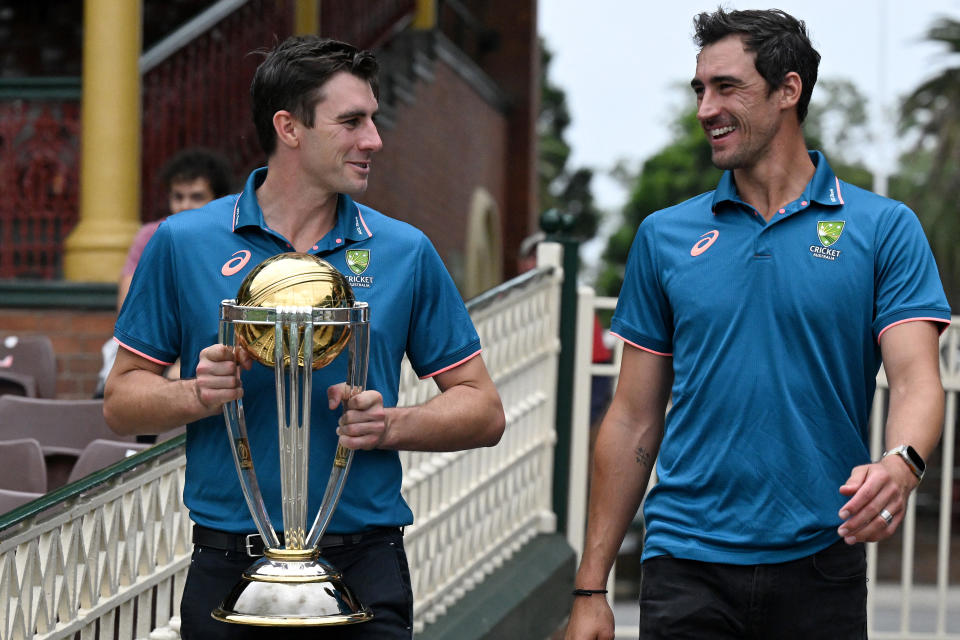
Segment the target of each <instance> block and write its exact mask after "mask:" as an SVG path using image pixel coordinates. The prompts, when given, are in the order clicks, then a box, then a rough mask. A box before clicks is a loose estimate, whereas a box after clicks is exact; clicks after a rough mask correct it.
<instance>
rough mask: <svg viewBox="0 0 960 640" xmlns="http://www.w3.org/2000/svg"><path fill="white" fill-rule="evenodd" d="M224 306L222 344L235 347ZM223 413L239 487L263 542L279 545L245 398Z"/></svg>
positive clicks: (231, 324) (231, 405)
mask: <svg viewBox="0 0 960 640" xmlns="http://www.w3.org/2000/svg"><path fill="white" fill-rule="evenodd" d="M222 309H223V307H222V306H221V320H220V327H219V333H220V335H219V339H220V344H223V345H226V346H228V347H230V348H235V347H236V339H235V336H236V333H235V331H234V327H233V322H232V321H230V320H227V319H224V318H223V314H222ZM223 417H224V422H226V425H227V436H228V437H229V438H230V443H231V447H230V452H231V453H232V454H233V463H234V465H235V466H236V469H237V477H238V478H239V479H240V488H241V489H242V490H243V497H244V498H245V499H246V501H247V507H248V508H249V509H250V515H252V516H253V522H254V524H255V525H256V526H257V531H258V532H259V533H260V537H261V538H262V539H263V542H264V544H265V545H266V546H268V547H272V548H277V547H279V546H280V539H279V538H278V537H277V533H276V531H275V530H274V528H273V525H272V524H271V523H270V516H269V515H268V514H267V508H266V505H265V504H264V502H263V495H262V494H261V493H260V485H259V484H258V483H257V476H256V473H255V472H254V469H253V456H252V455H251V453H250V440H249V439H248V438H247V423H246V419H245V418H244V414H243V401H242V400H234V401H231V402H227V403H226V404H224V405H223Z"/></svg>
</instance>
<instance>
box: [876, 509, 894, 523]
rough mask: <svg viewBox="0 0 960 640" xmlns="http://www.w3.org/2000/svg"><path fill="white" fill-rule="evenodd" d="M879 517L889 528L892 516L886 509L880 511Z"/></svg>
mask: <svg viewBox="0 0 960 640" xmlns="http://www.w3.org/2000/svg"><path fill="white" fill-rule="evenodd" d="M879 515H880V517H881V518H883V521H884V522H885V523H887V526H888V527H889V526H890V523H891V522H893V514H892V513H890V512H889V511H887V510H886V509H882V510H881V511H880V514H879Z"/></svg>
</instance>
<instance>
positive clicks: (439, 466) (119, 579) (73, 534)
mask: <svg viewBox="0 0 960 640" xmlns="http://www.w3.org/2000/svg"><path fill="white" fill-rule="evenodd" d="M557 264H559V262H557ZM560 278H561V275H560V272H559V269H557V268H556V267H555V266H546V267H543V268H540V269H538V270H536V271H532V272H529V273H527V274H524V275H523V276H521V277H519V278H516V279H514V280H513V281H511V282H509V283H507V284H505V285H503V286H501V287H499V288H497V289H493V290H491V291H490V292H488V293H486V294H484V295H482V296H480V297H478V298H476V299H474V300H472V301H471V302H470V303H469V305H468V307H469V309H470V313H471V316H472V317H473V319H474V323H475V325H476V327H477V331H478V332H479V334H480V338H481V340H482V343H483V345H484V360H485V362H486V365H487V368H488V370H489V371H490V374H491V376H492V378H493V380H494V382H495V383H496V385H497V388H498V390H499V392H500V395H501V397H502V399H503V404H504V410H505V413H506V416H507V427H506V431H505V433H504V436H503V439H502V441H501V442H500V444H498V445H497V446H496V447H490V448H484V449H476V450H470V451H462V452H450V453H414V452H404V453H403V454H402V455H401V460H402V463H403V466H404V481H403V493H404V496H405V497H406V499H407V500H408V502H409V504H410V506H411V508H412V509H413V512H414V514H415V516H416V523H415V524H414V525H413V526H411V527H409V528H408V529H407V531H406V547H407V553H408V556H409V560H410V568H411V579H412V582H413V589H414V598H415V607H414V610H415V628H416V630H418V631H420V630H422V629H424V627H426V626H427V625H429V624H430V623H432V622H434V621H436V620H437V619H438V618H440V617H441V616H443V615H444V613H445V611H446V609H447V608H448V607H450V606H451V605H453V604H454V603H456V602H457V601H458V600H460V599H461V598H464V597H467V596H468V594H469V592H470V590H471V589H473V588H474V587H476V586H477V585H479V584H480V583H482V582H483V580H484V579H485V577H486V576H487V575H488V574H489V573H490V572H492V571H493V570H494V569H496V568H497V567H499V566H501V565H502V564H503V563H504V562H505V561H506V560H508V559H509V558H511V557H512V556H513V555H514V554H515V553H517V552H518V551H520V550H521V548H522V547H523V545H524V544H525V543H526V542H527V541H529V540H530V539H531V538H533V537H534V536H536V535H537V534H538V533H547V532H552V531H554V529H555V518H554V516H553V513H552V508H551V505H552V502H551V489H552V488H551V486H550V482H551V481H550V479H551V477H552V467H553V446H554V442H555V427H554V420H555V415H554V414H555V410H554V403H555V395H556V373H557V372H556V370H557V354H558V352H559V340H558V335H557V331H558V317H557V314H558V313H559V292H560ZM435 393H436V385H435V384H434V383H433V382H431V381H420V380H418V379H417V377H416V375H415V374H414V373H413V371H412V369H411V368H410V366H409V364H408V363H406V362H404V363H403V367H402V378H401V385H400V398H399V403H400V404H401V405H410V404H415V403H421V402H424V401H425V400H427V399H429V398H430V397H431V396H432V395H433V394H435ZM224 437H226V435H224ZM183 442H184V436H179V437H178V438H176V439H174V440H170V441H168V442H165V443H162V444H159V445H157V446H156V447H153V448H151V449H148V450H147V451H144V452H142V453H140V454H137V455H136V456H133V457H131V458H128V459H126V460H124V461H122V462H120V463H117V464H116V465H113V466H112V467H109V468H108V469H105V470H103V471H101V472H99V473H97V474H94V475H92V476H89V477H87V478H84V479H82V480H80V481H78V482H76V483H73V484H71V485H68V486H67V487H64V488H63V489H60V490H58V491H56V492H54V493H51V494H49V495H47V496H44V497H43V498H41V499H39V500H36V501H34V502H32V503H30V504H28V505H25V506H24V507H21V508H20V509H18V510H16V511H13V512H10V513H8V514H5V515H3V516H0V640H11V639H15V638H17V639H20V638H36V639H43V640H53V639H60V638H72V637H74V636H75V634H76V633H78V632H80V634H81V635H80V636H79V637H82V638H85V639H89V640H100V639H104V640H105V639H108V638H109V639H114V638H116V640H132V639H133V638H147V637H148V636H149V637H150V638H151V639H154V640H166V639H168V638H169V639H175V638H177V637H179V634H178V631H179V606H180V596H181V594H182V592H183V581H184V579H185V575H186V570H187V567H188V564H189V556H190V552H191V548H192V547H191V543H190V523H189V518H188V514H187V511H186V509H185V508H184V506H183V503H182V501H181V493H182V486H183V478H184V465H185V458H184V453H183Z"/></svg>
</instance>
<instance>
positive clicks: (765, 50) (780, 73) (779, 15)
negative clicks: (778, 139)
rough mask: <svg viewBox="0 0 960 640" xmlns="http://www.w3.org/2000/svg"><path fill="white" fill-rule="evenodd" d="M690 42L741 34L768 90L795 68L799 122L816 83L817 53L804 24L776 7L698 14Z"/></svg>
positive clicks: (709, 41) (701, 44)
mask: <svg viewBox="0 0 960 640" xmlns="http://www.w3.org/2000/svg"><path fill="white" fill-rule="evenodd" d="M693 24H694V28H695V33H694V36H693V40H694V42H695V43H696V44H697V46H699V47H700V49H701V50H702V49H703V48H704V47H706V46H707V45H711V44H713V43H715V42H717V41H719V40H722V39H723V38H726V37H727V36H730V35H742V36H743V43H744V48H745V49H746V50H747V51H752V52H754V53H755V54H756V62H755V65H756V68H757V72H758V73H759V74H760V75H761V76H763V79H764V80H766V81H767V85H768V86H769V87H770V93H772V92H773V91H775V90H776V89H778V88H779V87H780V85H781V84H783V80H784V78H785V77H786V75H787V74H788V73H790V72H791V71H795V72H796V73H797V74H798V75H799V76H800V81H801V83H802V84H803V86H802V87H801V90H800V99H799V100H798V101H797V119H798V120H799V121H800V122H803V121H804V119H805V118H806V117H807V107H808V106H809V105H810V96H811V94H812V93H813V85H815V84H816V83H817V67H819V66H820V54H819V53H817V50H816V49H814V48H813V45H812V44H811V43H810V34H809V33H808V32H807V25H806V24H804V22H803V21H802V20H797V19H796V18H794V17H793V16H791V15H790V14H788V13H786V12H784V11H781V10H779V9H769V10H766V11H761V10H747V11H730V12H727V11H724V10H723V8H718V9H717V10H716V11H715V12H713V13H706V12H704V13H701V14H699V15H698V16H697V17H695V18H694V19H693Z"/></svg>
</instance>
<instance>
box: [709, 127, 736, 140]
mask: <svg viewBox="0 0 960 640" xmlns="http://www.w3.org/2000/svg"><path fill="white" fill-rule="evenodd" d="M735 129H736V127H734V126H732V125H731V126H728V127H720V128H719V129H710V137H711V138H719V137H720V136H724V135H727V134H728V133H730V132H731V131H733V130H735Z"/></svg>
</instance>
